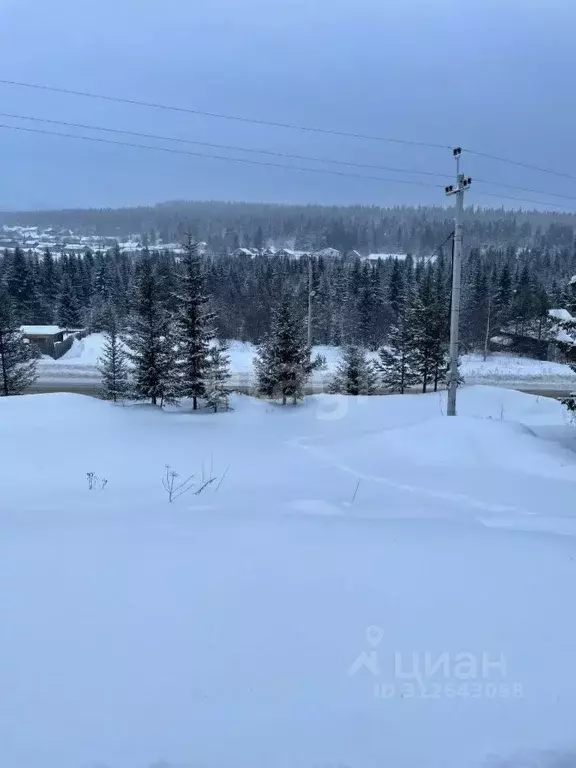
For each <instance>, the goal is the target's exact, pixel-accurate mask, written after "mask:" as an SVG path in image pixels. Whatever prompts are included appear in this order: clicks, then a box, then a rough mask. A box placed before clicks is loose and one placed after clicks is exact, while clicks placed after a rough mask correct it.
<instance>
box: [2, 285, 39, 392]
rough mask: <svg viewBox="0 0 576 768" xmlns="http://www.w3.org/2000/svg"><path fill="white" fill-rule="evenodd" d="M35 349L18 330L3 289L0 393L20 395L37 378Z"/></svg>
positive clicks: (8, 298)
mask: <svg viewBox="0 0 576 768" xmlns="http://www.w3.org/2000/svg"><path fill="white" fill-rule="evenodd" d="M37 358H38V355H37V354H36V352H35V348H34V347H33V346H32V344H30V343H29V342H28V341H27V340H26V339H25V338H24V336H23V335H22V333H21V332H20V327H19V324H18V323H17V322H16V320H15V317H14V312H13V309H12V302H11V299H10V297H9V296H8V294H7V292H6V291H5V290H2V291H1V292H0V396H8V395H20V394H22V393H23V392H25V391H26V389H27V388H28V387H29V386H30V385H31V384H33V383H34V381H35V380H36V375H37V374H36V362H37Z"/></svg>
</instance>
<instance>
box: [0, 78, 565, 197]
mask: <svg viewBox="0 0 576 768" xmlns="http://www.w3.org/2000/svg"><path fill="white" fill-rule="evenodd" d="M0 84H2V85H11V86H15V87H19V88H29V89H35V90H41V91H49V92H52V93H62V94H66V95H69V96H80V97H84V98H90V99H100V100H104V101H112V102H117V103H120V104H129V105H132V106H141V107H149V108H153V109H161V110H168V111H171V112H180V113H185V114H192V115H199V116H203V117H213V118H218V119H222V120H233V121H238V122H245V123H252V124H254V125H263V126H268V127H272V128H287V129H290V130H298V131H307V132H312V133H321V134H325V135H332V136H343V137H347V138H352V139H363V140H368V141H382V142H390V143H394V144H404V145H407V146H419V147H431V148H434V149H453V147H452V146H450V145H449V144H439V143H435V142H426V141H411V140H409V139H399V138H395V137H389V136H378V135H371V134H363V133H353V132H348V131H338V130H336V129H330V128H319V127H317V126H308V125H300V124H297V123H282V122H276V121H272V120H263V119H259V118H251V117H245V116H241V115H228V114H223V113H219V112H208V111H206V110H200V109H193V108H190V107H181V106H176V105H171V104H161V103H157V102H149V101H141V100H138V99H128V98H123V97H120V96H110V95H108V94H101V93H92V92H90V91H79V90H74V89H71V88H59V87H57V86H51V85H44V84H40V83H28V82H23V81H20V80H8V79H4V78H2V79H0ZM246 151H248V150H246ZM463 151H464V152H467V153H468V154H469V155H475V156H477V157H482V158H486V159H490V160H495V161H497V162H500V163H506V164H508V165H514V166H516V167H519V168H525V169H527V170H532V171H537V172H538V173H547V174H550V175H553V176H557V177H560V178H565V179H571V180H572V181H576V176H574V175H572V174H569V173H565V172H563V171H556V170H554V169H552V168H545V167H542V166H537V165H532V164H530V163H524V162H521V161H518V160H513V159H510V158H506V157H501V156H499V155H493V154H491V153H489V152H481V151H479V150H475V149H469V148H467V147H464V148H463ZM322 162H324V161H322ZM327 162H331V161H327ZM407 172H411V171H407ZM426 175H428V174H426ZM491 183H492V182H491ZM546 194H550V195H552V194H554V193H546ZM554 196H557V195H554ZM563 197H568V196H563Z"/></svg>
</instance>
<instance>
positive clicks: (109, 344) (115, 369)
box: [99, 307, 129, 402]
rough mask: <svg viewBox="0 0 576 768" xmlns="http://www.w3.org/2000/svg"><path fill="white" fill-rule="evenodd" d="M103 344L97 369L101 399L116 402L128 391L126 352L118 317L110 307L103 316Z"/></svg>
mask: <svg viewBox="0 0 576 768" xmlns="http://www.w3.org/2000/svg"><path fill="white" fill-rule="evenodd" d="M103 319H104V321H103V328H104V344H103V347H102V357H101V358H100V361H99V371H100V373H101V374H102V399H103V400H112V401H113V402H117V401H118V400H123V399H124V398H126V397H127V396H128V393H129V380H128V377H129V370H128V353H127V351H126V348H125V346H124V343H123V341H122V338H121V329H120V326H119V323H118V318H117V316H116V313H115V311H114V309H113V308H112V307H109V308H108V309H107V310H106V312H105V313H104V316H103Z"/></svg>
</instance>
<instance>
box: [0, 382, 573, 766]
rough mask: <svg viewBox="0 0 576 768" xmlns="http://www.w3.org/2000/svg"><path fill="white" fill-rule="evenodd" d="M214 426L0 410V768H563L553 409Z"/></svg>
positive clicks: (387, 413)
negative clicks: (166, 478)
mask: <svg viewBox="0 0 576 768" xmlns="http://www.w3.org/2000/svg"><path fill="white" fill-rule="evenodd" d="M233 406H234V411H232V412H230V413H225V414H219V415H217V416H214V415H209V414H205V413H198V414H192V413H190V412H188V411H187V410H186V409H185V408H182V409H179V410H176V409H175V410H172V411H169V412H161V411H158V410H156V409H152V408H150V407H148V406H133V407H121V406H117V407H115V406H112V405H110V404H107V403H103V402H100V401H97V400H94V399H91V398H87V397H82V396H77V395H38V396H29V397H21V398H7V399H1V400H0V424H1V429H2V442H3V445H4V446H6V447H7V450H5V451H4V453H3V461H2V462H1V463H0V487H1V488H2V504H1V505H0V507H1V509H0V604H1V605H2V632H0V680H1V681H2V698H1V701H2V703H1V704H0V764H1V765H3V766H4V765H5V766H9V767H10V768H79V767H80V766H83V767H88V766H89V767H90V768H94V767H95V766H106V767H107V768H149V766H152V765H155V766H159V765H162V766H170V768H184V767H186V768H188V767H189V766H210V767H211V768H228V767H229V766H235V768H342V767H343V766H349V768H375V766H385V765H390V766H394V768H468V766H470V767H471V766H480V765H491V766H494V765H507V766H512V765H514V766H528V765H529V766H548V767H550V766H553V765H556V763H554V762H553V756H551V755H553V754H556V755H564V757H565V759H566V760H568V762H564V763H557V764H562V765H572V764H573V763H571V762H570V760H574V757H570V756H569V755H570V753H571V751H572V755H574V754H575V753H576V739H575V736H574V711H576V644H575V643H574V633H575V630H576V619H575V618H574V612H573V611H572V610H571V606H572V605H573V602H574V583H575V568H576V538H575V536H576V510H575V507H574V498H575V493H576V453H574V451H573V449H574V447H575V446H576V438H575V435H574V432H573V431H572V429H573V428H572V427H569V426H567V415H566V413H565V411H564V409H563V407H562V406H561V405H560V404H559V403H557V402H555V401H552V400H548V399H545V398H537V397H533V396H530V395H522V394H520V393H516V392H511V391H506V390H500V389H496V388H489V387H471V388H464V389H463V390H462V391H461V393H460V399H459V410H460V414H461V415H460V416H459V417H458V418H457V419H447V418H445V417H443V413H445V395H444V394H439V395H428V396H420V397H400V396H392V397H375V398H344V397H335V396H318V397H312V398H309V399H307V400H306V402H305V403H304V404H303V405H302V406H299V407H297V408H292V407H288V408H284V409H282V408H281V407H277V406H274V405H270V404H267V403H264V402H260V401H255V400H252V399H250V398H248V397H244V396H235V397H234V398H233ZM166 464H169V465H171V466H172V467H174V469H175V470H177V471H178V472H180V474H181V477H182V479H185V478H186V477H187V476H188V475H190V474H191V473H196V475H197V481H198V483H199V484H200V483H201V482H202V477H204V479H207V478H210V477H212V476H213V477H216V478H217V480H216V481H215V482H214V483H212V484H210V485H209V486H208V487H207V488H206V490H205V491H204V492H203V493H201V494H200V495H193V492H190V493H188V494H185V495H183V496H181V497H180V498H179V499H177V500H176V501H175V502H174V503H172V504H170V503H169V502H168V498H167V495H166V492H165V490H164V488H163V486H162V482H161V478H162V475H163V474H164V472H165V465H166ZM88 472H94V473H95V474H96V475H98V478H99V480H98V481H97V482H95V488H94V490H89V489H88V481H87V476H86V475H87V473H88ZM103 479H106V480H107V483H106V484H105V486H104V488H102V485H103V483H102V482H101V481H102V480H103ZM196 487H198V486H196ZM560 534H564V535H560ZM491 756H492V757H491ZM490 761H491V762H490Z"/></svg>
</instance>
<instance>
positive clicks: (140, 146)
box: [0, 123, 444, 189]
mask: <svg viewBox="0 0 576 768" xmlns="http://www.w3.org/2000/svg"><path fill="white" fill-rule="evenodd" d="M0 128H4V129H7V130H12V131H25V132H27V133H39V134H42V135H45V136H57V137H60V138H66V139H80V140H81V141H95V142H98V143H100V144H112V145H115V146H120V147H133V148H135V149H148V150H152V151H155V152H168V153H170V154H176V155H189V156H192V157H204V158H210V159H212V160H227V161H229V162H233V163H247V164H249V165H260V166H267V167H271V168H282V169H283V170H287V171H304V172H306V173H322V174H329V175H331V176H343V177H345V178H352V179H368V180H370V181H385V182H390V183H392V184H410V185H415V186H418V187H430V188H434V189H444V185H443V184H430V183H428V182H425V181H410V180H408V179H390V178H387V177H384V176H367V175H366V174H362V173H347V172H345V171H333V170H330V169H328V168H305V167H303V166H299V165H283V164H282V163H272V162H268V161H265V160H249V159H248V158H247V157H228V156H226V155H214V154H207V153H205V152H193V151H192V150H186V149H174V148H173V147H156V146H153V145H151V144H135V143H133V142H129V141H118V140H116V139H103V138H100V137H97V136H80V135H77V134H73V133H63V132H61V131H46V130H44V129H42V128H28V127H26V126H23V125H6V124H4V123H0Z"/></svg>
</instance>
